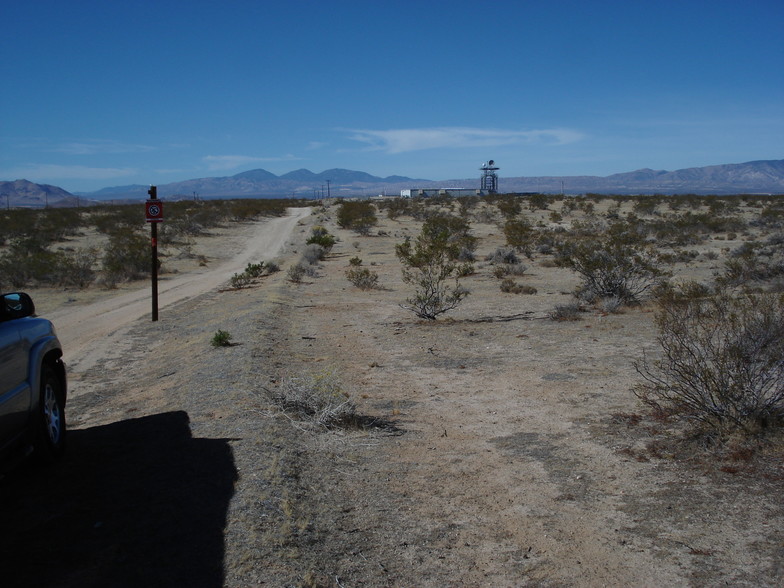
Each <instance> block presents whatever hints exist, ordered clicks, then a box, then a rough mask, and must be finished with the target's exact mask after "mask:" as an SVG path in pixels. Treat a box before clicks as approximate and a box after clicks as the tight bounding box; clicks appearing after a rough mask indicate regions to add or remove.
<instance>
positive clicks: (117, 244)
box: [103, 229, 152, 284]
mask: <svg viewBox="0 0 784 588" xmlns="http://www.w3.org/2000/svg"><path fill="white" fill-rule="evenodd" d="M151 263H152V261H151V254H150V244H149V242H148V240H147V239H146V238H145V237H143V236H142V235H140V234H139V233H136V232H134V231H133V230H131V229H125V230H119V231H117V232H115V233H113V234H112V235H111V236H110V237H109V243H108V244H107V246H106V250H105V251H104V256H103V272H104V279H105V280H106V282H107V283H109V284H112V283H116V282H118V281H127V280H136V279H140V278H143V277H145V276H146V275H148V274H149V273H150V265H151Z"/></svg>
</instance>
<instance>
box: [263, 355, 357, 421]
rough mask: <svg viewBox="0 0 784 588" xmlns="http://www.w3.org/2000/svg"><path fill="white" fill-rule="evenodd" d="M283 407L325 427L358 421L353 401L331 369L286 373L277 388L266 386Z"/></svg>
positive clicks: (287, 411) (298, 416)
mask: <svg viewBox="0 0 784 588" xmlns="http://www.w3.org/2000/svg"><path fill="white" fill-rule="evenodd" d="M267 393H268V394H269V396H270V399H271V400H272V401H273V402H274V403H275V404H276V405H277V406H279V407H280V408H281V409H282V410H283V411H285V412H286V413H288V414H291V415H293V416H295V417H296V418H299V419H302V420H303V421H305V422H310V423H313V424H315V425H317V426H319V427H322V428H325V429H333V428H338V427H346V426H352V425H355V424H356V423H357V407H356V403H355V402H354V401H353V400H352V399H351V397H350V396H349V394H348V393H346V392H345V391H344V390H343V388H342V387H341V384H340V380H339V379H338V377H337V376H336V375H335V372H334V371H333V370H329V369H327V370H324V371H322V372H320V373H318V374H306V375H304V376H291V377H285V378H283V379H282V380H281V382H280V385H279V386H278V388H277V389H276V390H267Z"/></svg>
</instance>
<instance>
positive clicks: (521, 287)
mask: <svg viewBox="0 0 784 588" xmlns="http://www.w3.org/2000/svg"><path fill="white" fill-rule="evenodd" d="M501 292H506V293H509V294H536V288H534V287H533V286H527V285H525V284H518V283H517V282H515V281H514V280H513V279H512V278H506V279H505V280H503V281H502V282H501Z"/></svg>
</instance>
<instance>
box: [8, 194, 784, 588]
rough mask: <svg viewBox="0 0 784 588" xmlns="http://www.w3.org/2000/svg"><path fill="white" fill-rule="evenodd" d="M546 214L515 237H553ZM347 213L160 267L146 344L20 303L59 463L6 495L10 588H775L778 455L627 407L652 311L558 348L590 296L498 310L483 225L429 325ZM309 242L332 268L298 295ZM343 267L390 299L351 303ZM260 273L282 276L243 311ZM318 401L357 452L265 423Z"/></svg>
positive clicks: (487, 210) (130, 330)
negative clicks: (297, 270)
mask: <svg viewBox="0 0 784 588" xmlns="http://www.w3.org/2000/svg"><path fill="white" fill-rule="evenodd" d="M561 204H562V203H561V202H556V203H554V204H552V205H551V207H550V209H549V210H536V211H525V214H526V215H527V216H528V218H529V219H530V220H531V222H532V223H534V224H537V223H538V224H539V225H541V226H552V227H556V226H558V225H561V226H564V227H565V228H567V229H568V226H569V224H570V222H572V219H573V218H575V217H576V216H577V215H578V212H575V213H574V215H575V217H570V216H568V215H566V214H564V215H562V216H561V218H558V217H553V216H551V213H552V210H553V209H555V210H558V208H559V206H561ZM338 206H339V205H338V204H336V203H329V202H327V203H324V204H323V205H319V206H313V207H311V208H300V209H292V210H290V211H289V214H288V216H285V217H280V218H270V219H258V220H256V221H253V222H243V223H227V224H226V225H225V226H223V227H221V228H219V229H215V230H211V231H209V232H208V233H207V234H205V235H202V236H200V237H198V238H196V239H195V240H194V241H193V242H192V243H190V244H189V248H190V249H191V250H193V251H196V252H198V254H199V256H200V257H199V258H198V259H201V263H197V261H196V259H197V258H196V257H194V256H180V255H178V249H177V246H176V244H174V245H171V246H168V247H166V248H164V249H163V252H162V253H163V256H164V257H163V260H164V262H163V263H164V268H165V271H164V273H162V276H161V282H160V287H161V296H160V305H161V308H160V317H159V320H158V321H157V322H153V321H151V320H150V316H149V312H148V309H149V298H148V296H149V284H147V283H144V282H133V283H127V284H120V285H119V287H118V288H116V289H112V290H108V289H102V288H100V287H99V286H91V287H90V288H88V289H86V290H78V289H67V290H65V289H34V290H32V291H31V294H32V295H33V297H34V299H35V301H36V303H37V308H38V311H39V314H41V315H42V316H46V317H48V318H51V319H52V320H53V321H54V323H55V326H56V327H57V328H58V330H59V334H60V336H61V338H62V340H63V344H64V348H65V357H64V358H65V361H66V363H67V365H68V373H69V388H70V397H69V402H68V407H67V414H68V418H69V427H70V432H69V448H68V452H67V455H66V457H65V458H64V459H63V461H62V462H60V463H59V464H57V465H56V466H54V467H53V468H51V469H47V470H41V469H39V468H35V467H22V468H20V469H19V470H18V471H15V472H12V473H11V474H9V475H7V476H6V477H4V478H3V479H1V480H0V496H2V499H3V503H4V507H3V514H2V528H3V535H4V539H3V548H2V556H0V557H2V558H3V566H2V569H3V575H4V577H7V574H8V572H9V570H10V578H11V580H10V581H9V583H6V581H5V579H4V580H3V585H4V586H12V585H14V586H33V585H36V586H69V587H70V586H73V587H77V586H79V587H82V586H186V585H187V586H228V587H237V588H239V587H250V586H325V587H326V586H335V587H346V588H348V587H354V586H411V587H442V586H454V587H463V586H476V587H479V586H488V587H501V586H510V587H511V586H719V585H722V586H725V585H726V586H776V585H781V583H782V577H784V524H783V523H784V501H783V500H782V490H783V489H784V467H782V461H781V455H782V454H781V452H780V450H774V449H775V448H774V449H772V450H771V452H769V453H765V452H763V453H764V454H763V455H758V456H754V457H753V458H748V459H745V458H744V456H740V455H732V454H731V453H728V452H726V451H720V450H718V449H712V448H710V447H705V446H701V445H700V444H699V443H697V442H689V441H687V440H685V433H684V431H683V427H682V425H680V424H679V423H674V422H671V421H667V420H666V419H661V418H658V419H657V418H656V416H655V415H653V414H652V413H651V411H650V410H649V409H648V408H647V407H646V406H644V405H643V404H642V403H641V402H640V401H639V399H638V398H637V397H636V396H635V395H634V394H632V392H631V389H632V387H633V386H634V384H635V383H636V382H637V381H638V380H639V374H638V373H637V371H636V370H635V368H634V363H635V361H639V360H640V359H641V358H642V355H643V353H645V354H648V355H649V356H652V357H655V356H656V354H657V353H659V352H660V350H659V346H658V344H657V330H656V326H655V324H654V316H655V312H656V307H655V304H654V303H653V302H650V301H649V302H645V303H643V304H641V305H639V306H633V307H624V308H621V309H618V310H617V311H614V312H608V311H606V310H604V309H602V308H600V307H595V306H590V305H588V306H586V307H585V308H583V310H582V311H581V312H580V313H579V317H578V320H573V321H571V320H570V321H556V320H553V318H552V312H553V309H554V308H555V307H556V306H557V305H560V304H569V303H571V302H574V300H575V298H574V295H573V293H574V291H575V288H576V287H577V286H578V284H579V277H578V276H577V275H576V274H575V273H574V272H573V271H571V270H570V269H568V268H565V267H559V266H558V265H556V264H554V263H552V255H550V254H548V253H540V252H535V253H534V254H533V256H532V258H531V259H525V258H524V259H523V262H524V264H525V265H526V266H527V267H526V270H525V272H524V273H522V275H519V276H516V278H515V279H516V280H517V282H519V283H521V284H525V285H527V286H530V287H531V289H535V293H532V294H515V293H511V292H502V291H501V290H500V288H499V282H500V280H499V278H497V277H496V276H495V275H494V264H493V263H491V262H490V261H487V260H486V258H487V257H488V256H490V255H492V253H493V252H494V251H496V250H497V249H498V248H499V247H503V246H504V245H505V243H506V241H505V236H504V232H503V217H502V215H501V214H500V213H499V211H498V210H497V209H496V208H495V207H493V206H491V205H490V204H489V203H483V202H480V203H478V204H477V205H476V206H475V207H474V208H473V209H472V210H471V211H470V212H469V216H468V218H469V220H470V225H471V232H472V235H473V236H475V237H476V238H477V240H478V241H477V248H476V252H475V261H474V272H473V273H472V274H470V275H467V276H465V277H463V278H461V284H462V285H463V286H465V287H466V288H467V289H468V290H469V291H470V294H469V295H468V297H467V298H465V300H464V301H463V302H462V304H460V305H459V306H458V307H457V308H456V309H454V310H452V311H450V312H448V313H445V314H443V315H442V316H440V317H439V318H438V319H437V320H434V321H431V320H425V319H421V318H418V317H417V316H416V315H415V314H413V313H412V312H410V311H409V310H406V309H405V308H403V307H402V306H401V305H405V301H406V298H407V297H410V296H411V294H412V287H411V285H409V284H406V283H404V282H403V279H402V272H401V264H400V261H399V260H398V258H397V257H396V255H395V245H396V244H399V243H401V242H403V241H404V239H405V238H406V237H412V238H413V237H415V236H416V235H417V234H418V232H419V227H420V226H421V220H417V219H415V218H413V217H411V216H408V215H406V214H403V215H400V216H396V217H395V218H389V217H388V216H387V215H386V214H385V212H384V210H383V209H381V210H379V212H378V224H377V225H376V226H375V227H373V228H372V229H371V230H370V232H369V234H366V235H361V234H357V233H356V232H354V231H351V230H347V229H344V228H341V227H340V226H338V224H337V222H336V210H337V207H338ZM438 206H440V207H442V208H443V211H444V212H449V211H450V210H451V211H452V212H455V211H456V206H457V205H456V203H453V204H450V203H440V204H439V205H438ZM632 206H633V200H624V201H623V202H621V203H620V204H617V203H615V202H614V201H613V200H611V199H604V200H600V201H598V202H597V204H596V210H595V214H596V215H597V217H598V218H600V219H601V218H605V216H606V215H608V214H610V213H612V214H615V215H617V214H621V215H623V214H628V213H629V212H630V211H631V207H632ZM380 208H381V207H380ZM611 209H612V210H611ZM661 210H665V209H664V208H663V207H662V209H661ZM740 213H742V214H744V215H749V216H750V217H753V216H754V215H756V214H758V213H759V210H758V209H755V208H754V207H753V206H746V205H741V210H740ZM317 225H318V226H323V227H326V228H327V230H328V231H329V232H330V234H332V235H334V236H335V237H336V238H337V243H336V244H335V245H334V247H333V248H332V249H331V251H330V252H329V253H328V255H327V256H326V258H325V259H324V260H322V261H320V262H319V263H318V264H317V265H315V266H314V268H313V271H312V272H311V274H312V275H307V276H305V277H304V278H303V279H302V280H300V281H299V282H295V281H292V280H291V279H290V276H289V274H288V272H287V269H288V268H289V267H291V266H292V265H293V264H295V263H297V261H298V260H299V259H300V258H301V255H302V253H303V251H304V250H305V247H306V245H305V241H306V240H307V238H308V237H309V236H310V235H311V231H312V228H313V227H314V226H317ZM750 231H751V232H747V233H745V234H744V232H738V233H733V234H730V235H728V234H711V235H709V236H708V238H706V239H705V240H704V241H702V242H700V243H697V244H694V245H690V246H688V247H686V249H688V250H689V251H690V252H693V254H692V255H689V256H682V257H680V258H679V261H678V262H677V263H675V264H674V265H673V267H672V271H673V279H696V280H700V281H710V280H711V279H712V277H713V276H715V275H716V274H717V273H718V272H720V271H721V270H722V265H723V263H724V260H725V259H726V258H727V255H728V253H729V252H730V251H732V250H734V249H736V248H738V247H740V246H742V245H743V243H744V242H746V241H749V240H752V239H754V238H757V237H758V235H757V234H755V233H754V232H753V231H754V229H750ZM90 237H91V235H83V236H82V237H80V239H88V238H90ZM93 237H94V236H93ZM77 240H78V239H77ZM357 257H358V258H361V260H362V266H363V267H366V268H368V269H369V270H371V271H373V272H375V273H376V274H377V275H378V287H376V288H373V289H368V290H361V289H359V288H357V287H356V286H354V285H353V284H352V283H351V282H350V281H349V280H347V278H346V271H347V270H348V269H349V268H350V267H351V266H350V263H349V260H350V259H352V258H357ZM205 260H206V263H205V262H204V261H205ZM253 261H265V262H269V261H274V262H275V263H276V264H278V265H279V267H280V268H281V271H278V272H274V273H270V274H267V275H264V276H263V277H260V278H258V279H256V280H254V281H253V283H251V284H250V285H248V286H246V287H242V288H233V287H231V286H230V283H229V281H230V277H231V276H232V274H233V273H234V272H237V271H241V270H242V268H243V267H244V266H245V264H246V263H249V262H253ZM529 291H530V290H529ZM122 297H126V298H122ZM118 300H119V301H120V302H119V304H118V303H117V301H118ZM112 301H114V302H112ZM96 318H97V319H99V320H97V322H91V321H95V320H96ZM219 330H222V331H226V332H228V333H230V334H231V344H230V345H227V346H221V347H215V346H213V345H211V339H212V338H213V336H214V334H215V333H216V332H217V331H219ZM327 377H328V378H330V379H331V380H332V381H336V382H339V385H340V388H341V390H342V392H344V393H345V395H346V396H347V398H350V399H351V401H352V402H353V403H354V404H355V405H356V411H357V414H358V415H359V416H360V417H361V419H359V420H360V422H361V423H363V426H358V427H341V428H333V429H326V428H323V427H318V426H315V425H314V424H313V423H312V422H308V421H307V420H303V419H301V418H298V416H297V415H295V414H290V413H288V412H286V411H284V410H282V409H281V407H280V406H278V405H276V404H275V403H274V402H273V401H272V400H271V399H272V398H273V397H274V396H275V391H276V390H277V389H279V388H280V387H281V386H284V385H286V383H287V382H289V381H291V380H292V379H308V378H310V379H313V378H315V379H318V378H327ZM777 451H778V452H777Z"/></svg>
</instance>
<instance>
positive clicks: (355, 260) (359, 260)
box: [348, 255, 362, 267]
mask: <svg viewBox="0 0 784 588" xmlns="http://www.w3.org/2000/svg"><path fill="white" fill-rule="evenodd" d="M348 264H349V265H350V266H352V267H359V266H360V265H362V258H361V257H358V256H356V255H355V256H354V257H352V258H351V259H349V260H348Z"/></svg>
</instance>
